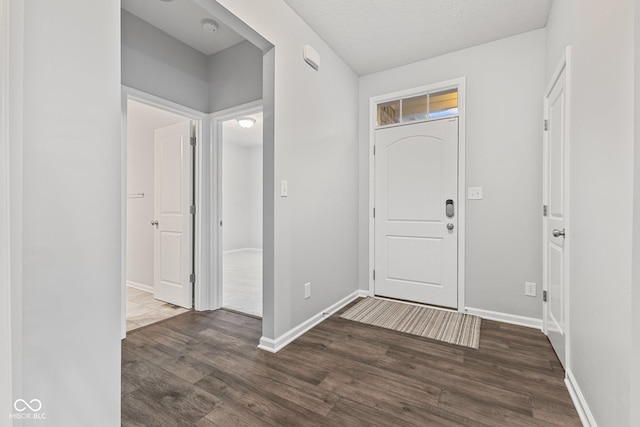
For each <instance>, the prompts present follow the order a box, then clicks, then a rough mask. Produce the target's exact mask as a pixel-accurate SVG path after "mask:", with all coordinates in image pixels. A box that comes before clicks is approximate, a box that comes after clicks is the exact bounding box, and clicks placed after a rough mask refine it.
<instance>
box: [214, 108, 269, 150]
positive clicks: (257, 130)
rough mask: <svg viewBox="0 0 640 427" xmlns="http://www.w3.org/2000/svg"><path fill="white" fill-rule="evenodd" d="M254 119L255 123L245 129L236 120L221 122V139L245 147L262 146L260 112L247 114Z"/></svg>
mask: <svg viewBox="0 0 640 427" xmlns="http://www.w3.org/2000/svg"><path fill="white" fill-rule="evenodd" d="M242 117H251V118H253V119H255V120H256V122H255V124H254V125H253V126H252V127H250V128H248V129H245V128H243V127H240V125H239V124H238V122H237V121H236V120H228V121H226V122H224V123H223V124H222V132H223V133H222V139H223V140H224V142H225V143H230V144H236V145H240V146H243V147H247V148H252V147H261V146H262V113H257V114H251V115H249V116H242Z"/></svg>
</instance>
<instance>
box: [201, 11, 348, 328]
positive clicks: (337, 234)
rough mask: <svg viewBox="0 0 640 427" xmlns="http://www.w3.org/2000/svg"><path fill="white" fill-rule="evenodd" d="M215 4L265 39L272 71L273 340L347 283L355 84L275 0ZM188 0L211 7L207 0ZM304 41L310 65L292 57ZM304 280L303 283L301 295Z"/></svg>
mask: <svg viewBox="0 0 640 427" xmlns="http://www.w3.org/2000/svg"><path fill="white" fill-rule="evenodd" d="M218 3H220V4H221V5H222V6H224V7H226V8H227V9H228V10H229V11H231V12H232V13H234V14H235V15H236V16H238V17H239V18H240V19H242V20H243V21H244V22H246V23H247V24H248V25H249V26H250V27H252V28H253V29H255V30H256V31H257V32H258V33H259V34H260V35H261V36H263V37H264V38H266V39H267V40H269V42H271V43H272V44H273V45H275V49H273V50H272V51H269V52H267V54H266V56H265V57H264V63H265V65H266V67H265V71H268V72H269V73H271V72H272V71H273V72H274V73H275V86H273V87H270V86H267V87H264V86H263V90H264V91H265V93H264V97H263V100H264V102H265V107H264V108H265V141H264V143H265V145H264V156H265V173H267V174H268V173H269V172H270V169H271V164H270V162H275V163H272V164H273V165H274V166H273V167H274V174H273V178H274V181H273V182H272V181H271V180H270V179H267V180H266V182H265V185H267V186H269V185H270V186H272V187H271V188H266V189H265V192H264V194H265V197H267V195H270V194H273V193H274V192H275V191H276V187H278V191H277V192H278V194H279V186H280V180H288V182H289V197H288V198H281V197H279V196H277V197H275V198H274V199H273V200H265V203H264V206H265V221H269V220H270V219H271V209H273V216H274V218H273V220H274V223H273V227H274V228H273V229H272V230H270V229H265V238H266V240H265V268H264V287H265V289H264V298H265V301H266V304H265V311H264V315H263V336H264V337H266V338H271V339H273V338H276V337H279V336H281V335H283V334H284V333H285V332H286V331H288V330H289V329H290V328H292V327H294V326H297V325H298V324H300V323H301V322H303V321H305V320H307V319H309V318H310V317H312V316H314V315H315V314H317V313H319V312H321V311H322V310H323V309H325V308H326V307H328V306H330V305H332V304H334V303H335V302H337V301H339V300H340V299H341V298H343V297H345V296H347V295H349V294H351V293H353V292H354V291H355V290H356V289H357V261H358V255H357V252H358V248H357V230H358V228H357V207H358V206H357V199H358V188H357V167H358V166H357V165H358V158H357V156H358V152H357V151H358V146H357V132H358V128H357V120H358V116H357V108H358V107H357V96H358V82H357V76H356V75H355V73H354V72H353V71H352V70H351V69H350V68H349V67H348V66H347V65H346V64H345V63H344V62H343V61H342V60H341V59H340V58H339V57H338V56H337V55H336V54H335V53H334V52H333V51H332V50H331V49H330V48H329V47H328V46H327V45H326V44H325V43H324V42H323V41H322V39H321V38H320V37H319V36H318V35H317V34H315V33H314V32H313V31H312V30H311V29H310V28H309V27H308V26H307V25H306V24H305V23H304V22H303V21H302V20H301V19H300V18H299V17H298V16H297V15H296V14H295V13H294V12H293V11H292V10H291V9H290V8H289V7H288V6H287V5H286V4H285V3H284V2H282V1H279V0H267V1H262V2H254V1H251V0H220V1H219V2H218ZM198 4H201V5H203V6H204V7H205V8H208V9H210V10H215V9H216V8H217V7H218V6H217V5H216V2H215V1H213V0H207V1H204V0H203V1H199V2H198ZM305 43H309V44H311V45H312V46H313V47H314V48H316V50H318V52H319V54H320V58H321V62H322V65H321V67H320V71H319V72H316V71H314V70H313V69H311V68H310V67H309V66H308V65H307V64H306V63H305V62H304V60H303V59H302V47H303V45H304V44H305ZM271 61H273V62H271ZM272 66H273V68H272ZM269 73H267V74H265V76H264V78H265V79H269V78H270V77H271V75H270V74H269ZM272 90H273V92H271V91H272ZM272 100H273V101H272ZM271 102H274V103H273V104H270V103H271ZM272 105H273V107H272ZM270 132H273V134H272V135H273V141H274V144H275V145H273V146H270V144H272V142H271V140H269V139H268V138H267V136H268V135H269V134H270ZM272 206H273V208H272ZM269 228H271V227H269ZM272 239H273V241H274V243H273V244H274V251H275V252H274V253H273V257H274V260H275V261H274V262H275V265H274V269H273V270H272V269H271V266H270V265H269V263H270V262H271V261H270V259H271V258H270V257H271V254H270V253H269V251H268V250H267V245H268V244H271V240H272ZM305 282H311V283H312V297H311V298H310V299H307V300H305V299H304V283H305ZM272 302H273V304H271V303H272ZM270 305H273V312H271V307H269V306H270Z"/></svg>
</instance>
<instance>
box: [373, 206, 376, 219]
mask: <svg viewBox="0 0 640 427" xmlns="http://www.w3.org/2000/svg"><path fill="white" fill-rule="evenodd" d="M373 217H374V218H375V217H376V208H373Z"/></svg>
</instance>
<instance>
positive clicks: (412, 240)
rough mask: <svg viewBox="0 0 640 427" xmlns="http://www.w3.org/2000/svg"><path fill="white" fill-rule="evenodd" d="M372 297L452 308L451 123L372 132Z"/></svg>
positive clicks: (454, 177)
mask: <svg viewBox="0 0 640 427" xmlns="http://www.w3.org/2000/svg"><path fill="white" fill-rule="evenodd" d="M375 150H376V151H375V281H374V288H375V294H376V295H379V296H385V297H391V298H398V299H403V300H409V301H416V302H421V303H426V304H431V305H439V306H443V307H452V308H457V305H458V220H457V209H458V200H457V195H458V119H457V118H454V119H444V120H437V121H431V122H424V123H416V124H408V125H402V126H395V127H390V128H384V129H378V130H376V131H375Z"/></svg>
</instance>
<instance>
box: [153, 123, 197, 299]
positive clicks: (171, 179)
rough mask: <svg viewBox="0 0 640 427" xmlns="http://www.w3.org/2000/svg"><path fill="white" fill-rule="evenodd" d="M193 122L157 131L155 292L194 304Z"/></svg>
mask: <svg viewBox="0 0 640 427" xmlns="http://www.w3.org/2000/svg"><path fill="white" fill-rule="evenodd" d="M190 136H191V124H190V122H189V121H185V122H182V123H178V124H175V125H171V126H167V127H164V128H160V129H156V131H155V139H154V146H155V156H154V158H155V162H154V168H155V171H154V176H155V191H154V212H155V218H154V220H153V222H152V224H153V225H154V226H155V231H154V257H153V259H154V261H153V262H154V284H153V285H154V296H155V298H157V299H159V300H162V301H166V302H169V303H171V304H175V305H179V306H181V307H186V308H191V307H192V295H193V290H192V284H191V273H192V271H191V270H192V257H193V254H192V238H193V237H192V232H191V224H192V219H191V213H190V208H191V204H192V201H191V198H192V191H191V176H192V171H191V167H192V162H191V156H192V153H191V150H192V148H191V144H190Z"/></svg>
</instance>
